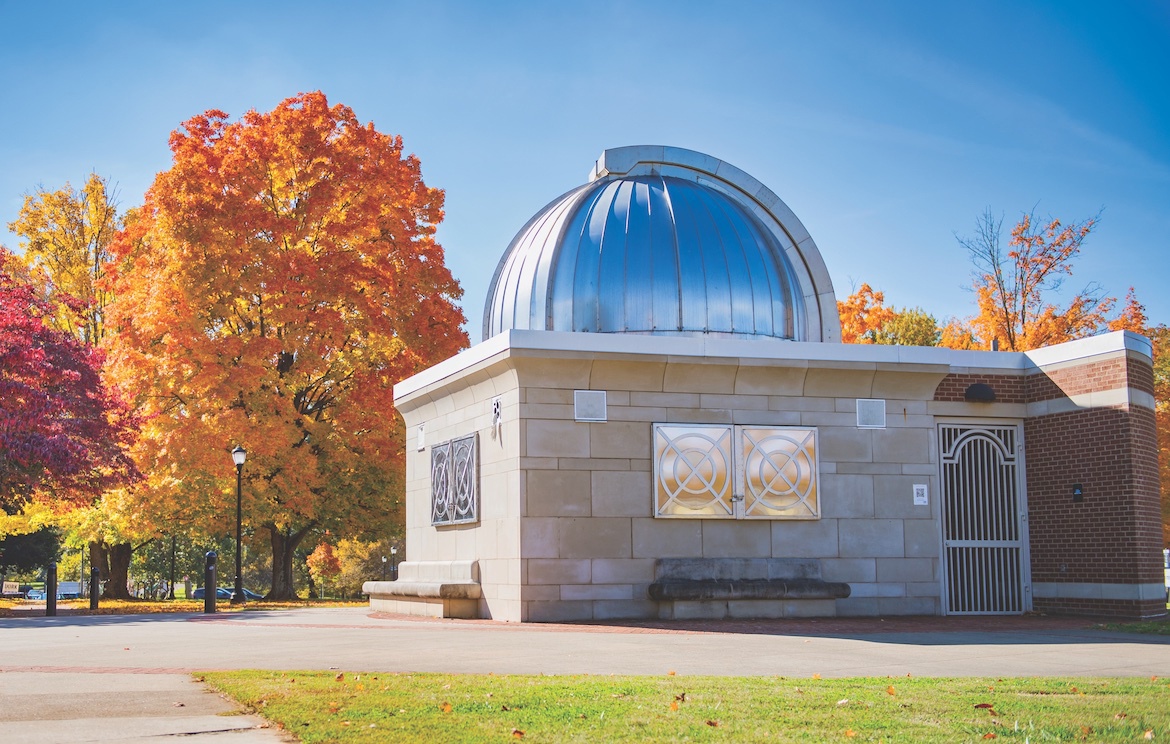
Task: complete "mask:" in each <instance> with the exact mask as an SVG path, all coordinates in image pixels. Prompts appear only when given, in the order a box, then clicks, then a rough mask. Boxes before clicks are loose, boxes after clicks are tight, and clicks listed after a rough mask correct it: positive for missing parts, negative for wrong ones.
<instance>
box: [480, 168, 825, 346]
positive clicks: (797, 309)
mask: <svg viewBox="0 0 1170 744" xmlns="http://www.w3.org/2000/svg"><path fill="white" fill-rule="evenodd" d="M640 149H647V148H621V149H619V150H607V151H606V153H605V154H603V156H602V160H601V161H599V164H600V163H602V162H604V161H605V158H606V156H607V155H609V156H610V161H611V162H613V161H615V160H616V158H615V157H614V155H612V153H617V154H618V155H621V154H624V153H626V151H629V150H640ZM657 150H658V151H661V150H662V148H657ZM681 152H683V153H690V151H681ZM692 154H693V155H695V156H699V157H703V158H707V159H708V160H710V161H712V162H714V163H722V161H717V160H715V159H713V158H709V157H708V156H700V155H699V154H698V153H692ZM674 165H675V167H673V168H666V169H665V170H667V173H663V172H662V170H663V168H661V167H659V166H658V165H657V164H656V165H655V167H653V168H650V169H646V168H643V169H642V172H640V173H630V172H625V173H612V172H608V171H607V172H601V173H598V171H597V170H596V169H595V171H594V174H593V178H594V180H592V181H591V182H590V183H587V184H585V185H584V186H581V187H578V188H576V189H573V190H572V191H569V192H568V193H566V194H564V195H562V196H560V197H558V198H557V199H555V200H553V201H552V202H551V203H550V204H549V205H548V206H546V207H545V208H544V209H542V210H541V211H540V212H538V213H537V214H536V215H535V216H534V217H533V218H532V219H530V220H529V221H528V224H526V225H525V226H524V227H523V228H522V229H521V230H520V232H519V233H517V235H516V237H515V238H514V239H513V240H512V243H511V244H510V245H509V247H508V250H507V251H506V252H505V254H504V256H503V258H502V259H501V260H500V263H499V266H498V267H497V269H496V273H495V276H494V277H493V279H492V283H491V286H490V288H489V290H488V297H487V303H486V306H485V308H484V336H483V337H484V338H485V339H486V338H490V337H491V336H494V335H496V334H498V333H501V332H503V331H506V330H509V329H527V330H550V331H576V332H593V333H632V334H655V335H698V334H717V335H725V336H735V337H755V338H760V337H769V338H781V339H792V340H799V341H803V340H828V339H826V338H824V334H823V333H822V329H821V322H822V321H821V317H820V316H821V314H822V313H821V312H820V310H819V307H818V303H819V302H820V301H821V300H822V299H823V298H822V297H818V294H819V293H818V292H817V290H816V289H815V287H814V282H812V281H811V280H810V278H809V274H808V270H807V268H806V267H805V266H804V262H803V257H802V256H803V254H801V253H800V249H799V248H797V247H796V241H794V240H793V239H792V237H791V236H790V235H789V234H788V233H787V232H786V231H785V229H784V228H783V226H781V225H779V223H778V220H776V219H775V218H774V217H772V216H771V212H769V211H767V210H763V211H761V207H760V206H759V204H758V202H755V201H753V200H752V199H750V198H744V196H743V194H742V193H741V192H742V189H741V188H738V187H737V185H736V184H735V183H730V182H721V181H719V180H718V179H716V178H707V179H706V182H704V179H703V178H702V177H697V176H696V175H692V173H691V172H690V171H688V170H687V167H685V166H680V165H678V164H674ZM696 170H697V169H696ZM700 175H701V174H700ZM745 175H746V174H745ZM747 178H750V177H747ZM740 180H741V181H742V180H743V179H742V178H741V179H740ZM752 180H754V179H752ZM755 185H756V186H758V187H759V188H760V189H761V190H764V189H763V187H762V186H760V185H759V184H758V182H756V184H755ZM767 193H768V194H771V192H767ZM772 198H773V199H775V201H776V202H779V199H777V198H775V197H774V195H773V197H772ZM753 204H755V205H756V206H755V207H753V206H752V205H753ZM781 206H783V205H782V203H781ZM785 209H786V208H785ZM761 214H762V215H763V216H764V218H766V219H770V221H771V222H773V226H767V225H765V223H764V222H763V221H762V220H761V216H760V215H761ZM791 220H793V221H794V220H795V218H794V217H791ZM797 224H798V225H799V223H797ZM778 228H779V229H778ZM801 230H803V228H802V227H801ZM808 243H809V245H811V238H809V239H808ZM812 250H813V251H814V252H815V246H812ZM790 256H795V257H797V259H798V260H801V265H800V266H799V269H800V270H801V271H803V273H798V272H797V271H796V270H794V267H793V264H792V261H791V260H790ZM817 259H818V260H819V254H817ZM802 280H803V283H802ZM826 281H827V280H826ZM828 291H829V293H830V294H829V295H828V296H829V298H830V299H831V292H832V289H831V285H830V286H829V290H828ZM810 302H811V303H813V305H814V318H813V322H812V323H811V324H810V322H809V318H808V315H809V313H808V312H807V310H806V305H807V304H808V303H810ZM832 305H833V307H832V309H833V311H834V312H833V318H832V319H833V321H834V322H836V312H835V311H836V307H835V305H836V303H835V301H834V302H832ZM810 325H812V326H813V332H812V333H810V332H809V327H810Z"/></svg>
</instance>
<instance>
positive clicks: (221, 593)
mask: <svg viewBox="0 0 1170 744" xmlns="http://www.w3.org/2000/svg"><path fill="white" fill-rule="evenodd" d="M215 598H216V599H231V598H232V590H231V589H228V588H227V587H222V586H221V587H217V588H216V590H215ZM191 599H203V587H199V588H198V589H196V590H195V591H193V592H191ZM244 599H250V600H253V601H255V600H257V599H264V595H262V594H257V593H256V592H254V591H251V590H250V589H245V590H244Z"/></svg>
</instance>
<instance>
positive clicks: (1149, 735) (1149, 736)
mask: <svg viewBox="0 0 1170 744" xmlns="http://www.w3.org/2000/svg"><path fill="white" fill-rule="evenodd" d="M1142 738H1143V739H1153V738H1154V730H1153V729H1146V733H1144V734H1142Z"/></svg>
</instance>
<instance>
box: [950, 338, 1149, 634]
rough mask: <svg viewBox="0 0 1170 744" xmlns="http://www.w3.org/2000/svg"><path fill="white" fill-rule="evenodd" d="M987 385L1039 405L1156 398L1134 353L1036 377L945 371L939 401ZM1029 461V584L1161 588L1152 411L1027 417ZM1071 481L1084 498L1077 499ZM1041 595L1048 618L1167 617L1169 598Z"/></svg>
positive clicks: (1006, 398)
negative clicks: (1096, 397) (1080, 398)
mask: <svg viewBox="0 0 1170 744" xmlns="http://www.w3.org/2000/svg"><path fill="white" fill-rule="evenodd" d="M976 382H981V383H984V384H987V385H990V386H991V387H992V389H993V390H995V393H996V399H997V402H1003V403H1038V402H1043V401H1053V400H1060V399H1066V398H1067V397H1068V396H1075V395H1082V394H1085V393H1090V392H1098V391H1110V390H1118V389H1122V390H1124V389H1125V388H1131V389H1136V390H1139V391H1143V392H1147V393H1150V392H1152V390H1153V371H1152V368H1151V366H1150V364H1149V362H1148V361H1146V360H1145V358H1144V357H1140V356H1136V355H1130V356H1127V357H1120V356H1118V357H1114V358H1112V359H1107V360H1102V361H1096V362H1093V361H1089V362H1087V363H1085V364H1081V365H1068V364H1065V365H1061V366H1060V367H1059V368H1057V369H1053V370H1050V371H1045V372H1041V373H1038V374H1037V373H1033V374H1030V375H1023V374H1019V375H1011V374H1002V375H970V374H952V375H948V376H947V377H946V378H944V380H943V381H942V383H940V384H939V386H938V388H937V390H936V392H935V400H936V401H962V400H963V393H964V391H965V390H966V389H967V386H968V385H971V384H973V383H976ZM1024 444H1025V456H1024V459H1025V465H1026V483H1027V503H1028V516H1029V538H1030V548H1031V568H1032V582H1033V583H1034V584H1036V583H1041V584H1047V585H1049V586H1048V587H1046V589H1047V591H1046V593H1051V590H1052V586H1051V585H1052V584H1061V583H1068V584H1077V585H1086V584H1088V585H1112V587H1113V588H1115V589H1116V588H1117V587H1118V585H1122V586H1123V588H1124V587H1125V586H1132V587H1133V590H1134V592H1135V593H1136V591H1137V585H1140V584H1147V585H1148V584H1161V583H1162V581H1163V574H1162V562H1161V555H1162V530H1161V517H1160V505H1159V484H1158V468H1157V439H1156V430H1155V421H1154V412H1153V411H1152V410H1150V409H1149V408H1146V407H1144V406H1140V405H1134V406H1126V407H1122V406H1117V407H1108V408H1106V407H1101V408H1076V409H1074V410H1068V411H1065V412H1060V413H1051V414H1047V415H1042V416H1035V417H1029V418H1026V419H1025V421H1024ZM1074 485H1080V487H1081V488H1082V492H1083V497H1082V500H1080V501H1075V500H1074V496H1073V489H1074ZM1070 589H1072V590H1071V591H1070V592H1069V594H1070V596H1068V597H1062V598H1041V597H1035V598H1034V600H1033V607H1034V608H1035V609H1036V610H1041V611H1047V612H1059V613H1071V614H1094V615H1121V616H1130V617H1134V616H1143V617H1149V616H1154V615H1164V614H1166V604H1165V602H1164V600H1163V599H1151V600H1138V599H1136V594H1135V598H1133V599H1129V600H1123V599H1113V600H1109V599H1086V598H1083V597H1078V596H1077V594H1078V592H1077V591H1076V589H1075V588H1072V587H1070Z"/></svg>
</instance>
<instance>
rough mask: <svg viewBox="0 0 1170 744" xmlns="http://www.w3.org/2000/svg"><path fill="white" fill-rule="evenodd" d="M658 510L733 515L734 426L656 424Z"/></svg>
mask: <svg viewBox="0 0 1170 744" xmlns="http://www.w3.org/2000/svg"><path fill="white" fill-rule="evenodd" d="M654 449H655V458H654V461H655V472H656V475H657V477H656V478H655V484H654V491H655V501H656V502H657V513H658V514H662V515H671V516H704V515H712V516H714V515H718V516H731V515H733V514H734V513H735V505H734V503H733V502H732V498H731V497H732V487H731V485H732V484H731V429H730V428H729V427H724V426H661V425H660V426H657V427H655V430H654Z"/></svg>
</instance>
